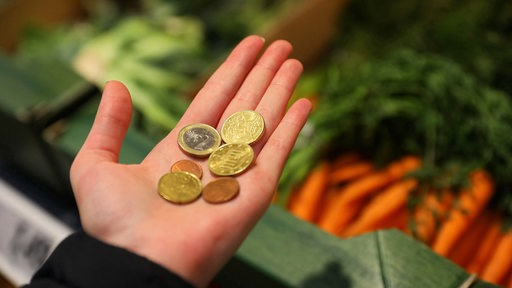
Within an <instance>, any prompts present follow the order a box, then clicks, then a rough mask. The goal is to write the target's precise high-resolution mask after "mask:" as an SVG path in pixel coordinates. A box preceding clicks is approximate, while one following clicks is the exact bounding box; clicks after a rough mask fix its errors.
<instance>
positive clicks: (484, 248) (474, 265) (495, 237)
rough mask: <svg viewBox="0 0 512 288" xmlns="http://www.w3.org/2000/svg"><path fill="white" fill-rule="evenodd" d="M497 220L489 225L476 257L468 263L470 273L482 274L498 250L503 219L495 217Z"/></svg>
mask: <svg viewBox="0 0 512 288" xmlns="http://www.w3.org/2000/svg"><path fill="white" fill-rule="evenodd" d="M494 218H495V219H494V220H493V221H492V222H491V223H489V227H488V228H487V231H486V232H485V233H483V234H484V239H483V240H482V242H481V243H480V245H479V247H478V250H476V251H475V253H476V254H475V255H474V256H473V258H472V259H471V261H470V262H469V263H468V265H467V268H466V270H467V271H468V272H469V273H475V274H481V273H482V271H483V269H484V267H485V266H486V265H487V262H488V261H489V258H491V255H492V254H493V252H494V249H496V244H497V243H498V241H499V239H500V235H501V231H500V229H501V218H500V217H496V216H495V217H494Z"/></svg>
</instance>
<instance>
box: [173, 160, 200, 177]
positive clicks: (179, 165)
mask: <svg viewBox="0 0 512 288" xmlns="http://www.w3.org/2000/svg"><path fill="white" fill-rule="evenodd" d="M179 171H185V172H190V173H192V174H194V175H196V176H197V178H199V179H201V177H203V169H201V166H199V164H197V163H196V162H194V161H190V160H187V159H183V160H179V161H177V162H176V163H174V164H172V166H171V172H179Z"/></svg>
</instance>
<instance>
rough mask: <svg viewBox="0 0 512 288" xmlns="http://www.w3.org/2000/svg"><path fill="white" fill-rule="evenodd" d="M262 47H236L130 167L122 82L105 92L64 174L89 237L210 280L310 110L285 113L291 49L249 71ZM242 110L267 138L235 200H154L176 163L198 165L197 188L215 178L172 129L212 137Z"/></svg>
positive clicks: (269, 190)
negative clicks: (259, 121) (258, 117)
mask: <svg viewBox="0 0 512 288" xmlns="http://www.w3.org/2000/svg"><path fill="white" fill-rule="evenodd" d="M262 46H263V41H262V39H260V38H259V37H255V36H251V37H247V38H246V39H244V40H243V41H242V42H241V43H240V44H239V45H238V46H237V47H236V48H235V49H234V50H233V52H232V53H231V55H230V56H229V57H228V58H227V60H226V61H225V62H224V63H223V64H222V65H221V66H220V68H219V69H218V70H217V71H216V72H215V73H214V74H213V76H212V77H211V78H210V80H209V81H208V82H207V83H206V84H205V86H204V87H203V89H202V90H201V91H200V92H199V93H198V95H197V96H196V97H195V99H194V101H193V102H192V103H191V105H190V107H189V109H188V110H187V112H186V113H185V114H184V116H183V117H182V119H181V120H180V122H179V123H178V125H177V126H176V128H175V129H174V130H173V131H171V132H170V133H169V135H168V136H167V137H165V138H164V139H163V140H162V141H161V142H160V143H159V144H158V145H157V146H155V148H154V149H153V150H152V151H151V152H150V153H149V154H148V156H147V157H146V159H145V160H144V161H143V162H142V163H141V164H139V165H122V164H118V163H117V157H118V155H119V150H120V147H121V143H122V140H123V137H124V135H125V133H126V129H127V128H128V125H129V121H130V118H131V101H130V96H129V93H128V91H127V90H126V88H125V87H124V86H123V85H122V84H121V83H119V82H110V83H108V84H107V85H106V87H105V91H104V95H103V99H102V103H101V104H100V107H99V109H98V114H97V117H96V120H95V123H94V125H93V127H92V129H91V132H90V134H89V136H88V138H87V140H86V142H85V143H84V146H83V147H82V149H81V151H80V152H79V153H78V155H77V157H76V159H75V161H74V163H73V166H72V169H71V181H72V185H73V190H74V193H75V197H76V201H77V204H78V207H79V210H80V216H81V221H82V225H83V227H84V229H85V230H86V231H87V232H88V233H89V234H91V235H93V236H95V237H97V238H98V239H100V240H103V241H105V242H107V243H110V244H113V245H116V246H120V247H123V248H126V249H128V250H131V251H132V252H135V253H137V254H140V255H142V256H145V257H147V258H149V259H150V260H153V261H154V262H156V263H159V264H160V265H162V266H164V267H166V268H168V269H170V270H172V271H173V272H175V273H177V274H178V275H181V276H182V277H183V278H185V279H187V280H188V281H190V282H191V283H193V284H195V285H198V286H204V285H205V284H207V283H208V281H209V280H211V278H212V277H213V276H214V275H215V274H216V273H217V272H218V270H219V269H220V268H221V267H222V265H224V264H225V263H226V261H227V260H228V259H229V258H230V257H231V256H232V255H233V253H234V252H235V251H236V249H237V248H238V246H239V245H240V243H241V242H242V241H243V239H244V238H245V236H246V235H247V234H248V233H249V231H250V229H251V228H252V227H253V226H254V225H255V223H256V222H257V220H258V219H259V218H260V217H261V216H262V214H263V213H264V211H265V210H266V208H267V207H268V205H269V203H270V201H271V198H272V195H273V193H274V190H275V187H276V184H277V181H278V179H279V175H280V173H281V171H282V167H283V166H284V163H285V160H286V158H287V156H288V154H289V152H290V150H291V148H292V146H293V143H294V141H295V139H296V137H297V134H298V133H299V131H300V129H301V128H302V126H303V125H304V123H305V121H306V118H307V115H308V113H309V111H310V104H309V102H307V101H297V102H296V103H295V104H294V105H293V106H292V107H291V108H290V109H289V110H288V112H287V113H286V114H285V110H286V105H287V103H288V100H289V98H290V95H291V93H292V91H293V88H294V85H295V83H296V81H297V80H298V77H299V75H300V73H301V72H302V66H301V65H300V63H299V62H298V61H296V60H292V59H288V60H287V59H286V58H287V57H288V55H289V53H290V52H291V46H290V45H289V44H288V43H287V42H284V41H278V42H275V43H273V44H272V45H271V46H269V48H268V49H267V50H266V51H265V53H263V55H262V56H261V58H260V59H259V60H258V61H257V62H256V59H257V55H258V52H259V51H260V49H261V48H262ZM255 63H256V64H255ZM247 109H251V110H256V111H258V112H260V113H261V114H262V115H263V117H264V119H265V125H266V131H265V134H264V136H263V137H262V139H261V140H260V141H258V142H257V143H256V144H254V145H253V148H254V151H255V155H256V157H255V161H254V163H253V165H252V166H251V167H250V169H249V170H248V171H247V172H245V173H243V174H242V175H239V176H237V180H238V181H239V183H240V189H241V191H240V194H239V195H238V196H237V198H235V199H234V200H233V201H231V202H228V203H224V204H222V205H212V204H209V203H206V202H205V201H203V200H202V199H198V200H197V201H195V202H193V203H189V204H185V205H176V204H172V203H169V202H167V201H165V200H163V199H162V198H161V197H160V196H159V195H158V193H157V190H156V186H157V182H158V179H159V177H160V176H161V175H163V174H164V173H166V172H167V171H168V170H169V167H170V165H171V164H172V163H174V162H176V161H178V160H181V159H192V160H194V161H196V162H197V163H199V164H200V165H201V166H202V168H203V172H204V175H203V179H202V183H203V185H205V184H206V183H208V182H209V181H211V180H212V179H213V178H214V176H213V175H212V174H211V173H210V172H209V170H208V167H207V161H206V160H204V159H203V160H202V159H197V158H190V157H189V156H187V155H186V154H185V153H183V152H182V151H181V150H180V148H179V147H178V144H177V134H178V131H179V129H181V127H183V126H185V125H187V124H190V123H206V124H209V125H212V126H213V127H217V128H219V127H220V125H221V124H222V123H223V121H224V120H225V119H226V118H227V117H228V116H229V115H231V114H232V113H234V112H236V111H240V110H247Z"/></svg>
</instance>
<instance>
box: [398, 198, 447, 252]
mask: <svg viewBox="0 0 512 288" xmlns="http://www.w3.org/2000/svg"><path fill="white" fill-rule="evenodd" d="M452 201H453V194H452V193H450V192H449V191H442V192H436V191H429V192H428V193H427V194H426V195H425V198H424V199H423V200H422V201H421V203H420V204H418V206H417V207H416V208H415V209H414V212H413V215H412V218H411V221H410V223H409V227H407V229H406V230H405V232H406V233H408V234H410V235H412V236H413V237H414V238H416V239H418V240H420V241H421V242H423V243H425V244H427V245H429V244H430V242H432V240H433V238H434V236H435V233H436V230H437V229H438V226H439V223H440V222H441V221H442V220H443V219H444V218H445V217H446V216H445V215H446V211H447V210H448V208H449V207H451V205H452Z"/></svg>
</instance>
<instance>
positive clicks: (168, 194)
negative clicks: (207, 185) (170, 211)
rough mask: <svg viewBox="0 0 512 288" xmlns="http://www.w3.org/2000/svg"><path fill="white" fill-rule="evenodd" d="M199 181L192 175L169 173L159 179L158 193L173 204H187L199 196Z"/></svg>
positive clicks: (187, 173) (180, 172) (200, 187)
mask: <svg viewBox="0 0 512 288" xmlns="http://www.w3.org/2000/svg"><path fill="white" fill-rule="evenodd" d="M201 190H202V186H201V181H200V180H199V178H197V176H195V175H194V174H192V173H189V172H184V171H179V172H169V173H166V174H164V175H163V176H162V177H160V180H159V181H158V193H159V194H160V196H162V197H163V198H164V199H166V200H167V201H170V202H173V203H189V202H192V201H194V200H196V199H197V198H198V197H199V196H200V195H201Z"/></svg>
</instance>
